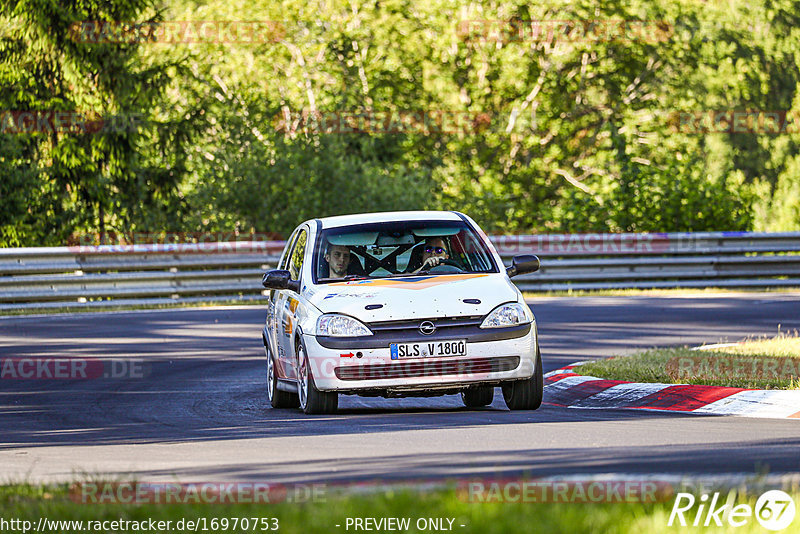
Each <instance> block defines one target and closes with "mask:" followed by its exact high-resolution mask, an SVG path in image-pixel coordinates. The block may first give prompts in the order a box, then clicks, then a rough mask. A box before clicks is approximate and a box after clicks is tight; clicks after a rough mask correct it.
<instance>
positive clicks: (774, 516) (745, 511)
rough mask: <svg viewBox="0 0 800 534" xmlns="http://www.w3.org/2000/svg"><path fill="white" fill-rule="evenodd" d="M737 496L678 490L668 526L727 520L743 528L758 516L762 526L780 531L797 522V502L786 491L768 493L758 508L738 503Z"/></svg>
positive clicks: (718, 524)
mask: <svg viewBox="0 0 800 534" xmlns="http://www.w3.org/2000/svg"><path fill="white" fill-rule="evenodd" d="M735 499H736V493H735V492H731V493H728V494H727V496H726V497H723V498H720V494H719V492H717V493H714V494H713V495H711V496H709V495H708V494H705V493H704V494H702V495H701V496H700V498H699V499H696V498H695V496H694V495H692V494H691V493H678V495H677V496H676V497H675V504H673V506H672V512H671V513H670V514H669V521H668V522H667V525H668V526H670V527H671V526H673V524H675V521H676V520H677V524H679V525H681V526H683V527H685V526H687V525H691V526H695V527H697V526H704V527H708V526H712V525H714V526H718V527H721V526H723V523H728V524H729V525H730V526H732V527H741V526H743V525H746V524H747V523H749V522H750V521H751V520H752V518H753V516H755V518H756V521H758V522H759V523H760V524H761V526H762V527H764V528H766V529H768V530H775V531H777V530H783V529H785V528H786V527H788V526H789V525H791V524H792V521H794V516H795V511H796V510H795V504H794V501H793V500H792V497H791V496H790V495H788V494H787V493H785V492H783V491H780V490H770V491H767V492H765V493H764V494H762V495H761V496H760V497H759V498H758V500H757V501H756V506H755V509H754V508H753V507H752V506H750V505H749V504H736V502H735ZM695 505H697V506H696V507H695Z"/></svg>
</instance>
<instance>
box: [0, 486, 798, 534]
mask: <svg viewBox="0 0 800 534" xmlns="http://www.w3.org/2000/svg"><path fill="white" fill-rule="evenodd" d="M722 495H723V498H724V495H725V493H723V494H722ZM791 496H792V498H793V499H794V501H795V502H800V493H797V492H796V491H795V492H793V493H792V495H791ZM734 497H735V498H736V503H737V504H745V503H746V504H749V505H750V506H751V507H753V508H755V504H756V498H757V496H756V495H751V496H742V495H735V494H734ZM674 502H675V499H674V497H670V498H667V499H664V500H661V501H659V502H650V503H630V502H629V503H583V502H581V503H578V502H560V503H531V502H525V503H519V502H516V503H499V502H491V503H485V502H468V499H467V498H466V497H465V496H464V494H463V493H461V494H460V493H458V492H456V491H454V490H453V489H449V490H448V489H443V490H437V491H430V492H423V493H421V492H417V491H410V490H403V491H396V492H392V491H390V492H384V493H371V494H360V495H352V494H351V495H347V496H331V497H329V498H328V499H327V501H326V502H305V503H287V502H284V503H275V504H258V505H256V504H224V505H220V504H216V505H211V504H171V505H157V504H81V503H78V502H73V501H71V500H70V499H69V498H68V492H67V489H66V486H59V487H42V486H31V485H12V486H4V487H0V514H1V517H2V518H3V519H5V520H6V521H8V520H9V519H18V520H21V521H29V522H30V525H31V526H35V525H37V524H38V521H39V519H40V518H44V519H45V520H48V521H50V522H52V521H53V520H61V521H83V522H84V524H83V526H82V527H83V531H86V530H88V529H86V528H85V526H86V523H85V522H87V521H93V522H94V521H114V520H126V521H147V520H150V519H152V520H154V521H172V526H171V528H168V529H164V530H165V531H171V532H186V531H189V529H187V528H183V529H181V528H176V525H177V524H178V522H179V521H180V520H182V519H183V520H184V523H183V524H184V525H185V524H186V521H196V522H201V525H202V522H203V521H205V527H206V528H203V526H200V527H199V528H198V529H197V531H199V532H242V531H245V530H247V531H249V532H265V531H266V530H262V529H261V526H262V523H261V521H260V518H268V522H267V524H268V525H270V526H272V525H274V524H275V521H274V520H277V526H278V527H279V528H278V531H279V532H290V533H294V532H297V533H307V532H348V531H351V532H352V531H354V530H355V529H354V528H353V527H352V525H351V526H350V528H349V529H347V528H346V525H347V519H348V518H375V519H380V518H405V517H407V518H409V519H410V525H411V528H409V529H408V530H404V531H405V532H420V530H419V529H418V528H417V526H416V524H417V520H418V519H419V518H437V519H443V520H444V523H443V524H444V525H445V526H447V525H448V521H447V520H448V519H452V520H453V521H452V529H451V530H452V531H453V532H463V533H472V532H475V533H481V534H490V533H503V534H505V533H517V532H520V533H522V532H569V533H580V532H604V533H611V534H614V533H619V534H623V533H641V532H648V533H659V532H675V531H678V532H700V531H702V532H708V531H709V530H710V531H712V532H737V533H742V534H746V533H751V532H764V529H763V527H761V525H760V524H759V523H758V521H757V520H756V518H755V517H752V516H751V517H750V518H749V521H748V522H747V523H746V524H745V525H744V526H742V527H738V528H732V527H729V526H728V525H727V524H724V527H723V528H722V529H720V528H717V529H714V528H712V529H709V528H707V527H702V526H699V527H694V528H692V527H688V528H679V527H677V526H672V527H669V526H668V519H669V516H670V512H671V510H672V507H673V504H674ZM696 508H697V507H695V509H693V510H691V514H689V513H688V512H687V516H686V517H687V520H688V523H689V524H691V521H692V520H693V519H694V516H695V512H696V511H697V510H696ZM236 518H239V519H240V520H241V518H249V519H250V523H249V525H250V527H249V529H242V528H241V523H238V522H237V523H238V524H237V526H238V528H232V525H233V523H234V519H236ZM252 518H257V520H256V524H258V525H259V526H258V527H256V528H255V529H254V528H253V526H252V525H253V519H252ZM704 518H705V517H703V518H701V521H702V519H704ZM223 519H225V520H227V521H224V522H223ZM212 520H216V528H212V527H211V525H212ZM797 521H798V520H796V521H795V522H797ZM701 524H702V523H701ZM223 525H225V526H227V528H223ZM462 525H463V526H462ZM109 528H111V529H113V527H107V528H106V530H108V529H109ZM79 529H80V527H77V525H76V524H74V523H73V524H72V525H68V524H67V525H64V524H62V525H59V527H58V528H52V527H51V528H49V529H42V530H40V531H39V532H42V531H48V532H54V531H58V532H77V531H79ZM5 530H6V531H9V532H23V530H22V529H16V530H14V529H13V528H12V529H5ZM31 530H33V531H35V530H34V529H30V530H29V531H31ZM116 530H117V531H119V532H131V531H135V530H130V529H128V530H126V529H116ZM377 530H379V531H385V530H384V529H377ZM431 530H435V529H428V530H423V531H427V532H430V531H431ZM448 530H449V529H448ZM140 531H145V530H140ZM270 531H272V529H270ZM151 532H152V531H151ZM25 534H27V532H26V533H25Z"/></svg>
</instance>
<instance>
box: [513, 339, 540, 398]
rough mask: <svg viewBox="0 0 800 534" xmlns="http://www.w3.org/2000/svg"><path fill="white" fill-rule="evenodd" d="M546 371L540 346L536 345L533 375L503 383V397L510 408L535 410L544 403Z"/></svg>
mask: <svg viewBox="0 0 800 534" xmlns="http://www.w3.org/2000/svg"><path fill="white" fill-rule="evenodd" d="M543 393H544V373H543V372H542V357H541V355H540V354H539V346H538V345H537V346H536V366H535V371H534V372H533V376H532V377H530V378H529V379H527V380H516V381H514V382H507V383H505V384H503V398H504V399H505V401H506V406H508V409H509V410H535V409H537V408H538V407H539V406H541V405H542V395H543Z"/></svg>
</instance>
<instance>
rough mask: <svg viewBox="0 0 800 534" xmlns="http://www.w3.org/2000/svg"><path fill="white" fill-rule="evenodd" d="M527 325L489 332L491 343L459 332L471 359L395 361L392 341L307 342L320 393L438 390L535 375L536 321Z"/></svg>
mask: <svg viewBox="0 0 800 534" xmlns="http://www.w3.org/2000/svg"><path fill="white" fill-rule="evenodd" d="M527 326H528V327H527V328H519V327H516V328H515V329H497V330H495V331H492V330H488V329H487V333H488V336H489V337H490V338H491V340H490V341H485V339H487V336H486V335H483V336H482V337H481V338H482V339H484V340H481V341H473V337H472V336H470V337H462V336H459V335H457V334H455V335H453V336H452V339H466V341H467V350H466V355H465V356H459V357H441V358H407V359H401V360H392V358H391V354H390V350H389V342H388V341H386V340H384V341H385V342H382V343H381V346H376V344H377V343H376V340H374V339H368V338H363V339H352V338H351V339H349V340H347V339H339V340H337V343H336V344H335V347H331V346H330V345H331V343H330V338H322V339H321V340H320V339H317V337H316V336H312V335H303V343H304V344H305V347H306V354H307V355H308V357H309V363H310V364H311V369H312V375H313V377H314V383H315V384H316V387H317V389H319V390H322V391H338V392H340V393H356V394H371V393H372V394H375V393H377V394H394V393H397V394H402V393H404V392H405V393H413V392H419V391H431V392H435V391H436V390H442V391H444V390H451V389H458V388H461V387H463V386H467V385H479V384H498V383H500V382H503V381H510V380H523V379H527V378H530V377H531V376H533V373H534V369H535V368H536V366H535V364H536V323H535V322H534V323H532V324H531V325H527ZM503 330H506V331H505V332H504V331H503ZM511 335H513V336H515V337H509V336H511ZM481 338H479V339H481ZM320 341H321V342H322V343H321V342H320ZM392 342H400V343H402V342H406V340H403V339H397V340H395V341H392ZM323 343H324V345H323ZM325 345H327V346H325Z"/></svg>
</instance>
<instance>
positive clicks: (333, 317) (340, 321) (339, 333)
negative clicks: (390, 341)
mask: <svg viewBox="0 0 800 534" xmlns="http://www.w3.org/2000/svg"><path fill="white" fill-rule="evenodd" d="M317 334H318V335H320V336H333V337H356V336H371V335H372V332H370V329H369V328H367V327H366V326H364V325H363V324H362V323H361V322H359V321H357V320H356V319H353V318H352V317H348V316H347V315H337V314H330V315H323V316H322V317H320V318H319V319H317Z"/></svg>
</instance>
